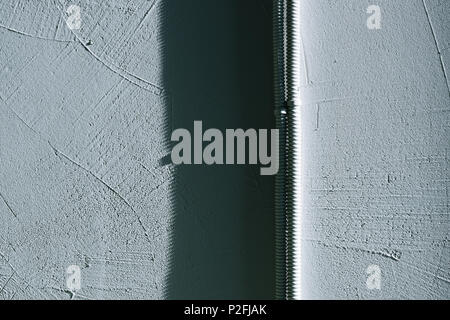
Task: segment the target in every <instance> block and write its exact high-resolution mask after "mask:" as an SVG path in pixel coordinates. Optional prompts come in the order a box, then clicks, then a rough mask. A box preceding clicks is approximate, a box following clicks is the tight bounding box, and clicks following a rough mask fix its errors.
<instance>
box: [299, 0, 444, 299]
mask: <svg viewBox="0 0 450 320" xmlns="http://www.w3.org/2000/svg"><path fill="white" fill-rule="evenodd" d="M371 4H377V5H379V6H380V8H381V29H379V30H369V29H368V28H367V26H366V20H367V18H368V17H369V16H370V15H369V14H367V13H366V9H367V7H368V6H369V5H371ZM449 19H450V1H429V0H425V1H424V2H423V1H422V0H404V1H390V0H379V1H366V0H363V1H361V0H338V1H329V0H303V1H301V30H302V39H303V41H302V42H303V48H302V56H303V67H304V68H303V72H302V75H303V86H302V88H301V89H300V90H301V97H302V105H303V107H302V111H303V113H302V120H303V123H302V124H303V145H302V150H303V152H302V156H303V161H302V167H303V181H302V187H303V195H304V196H303V207H302V218H303V233H302V238H303V254H302V261H303V262H302V266H303V277H302V278H303V286H302V288H303V296H304V297H305V298H313V299H316V298H338V299H344V298H350V299H371V298H381V299H388V298H391V299H416V298H425V299H436V298H447V299H448V298H449V296H450V291H449V290H450V252H449V213H450V211H449V200H450V198H449V187H450V171H449V168H450V158H449V150H450V98H449V83H448V77H447V75H446V70H448V68H449V67H450V62H449V57H450V51H449V50H448V49H449V47H450V38H449V36H450V33H449V32H448V31H449V30H448V28H449ZM370 265H377V266H379V268H380V270H381V290H368V288H367V286H366V281H367V279H368V278H369V275H368V274H366V269H367V268H368V267H369V266H370Z"/></svg>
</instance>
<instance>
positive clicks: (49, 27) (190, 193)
mask: <svg viewBox="0 0 450 320" xmlns="http://www.w3.org/2000/svg"><path fill="white" fill-rule="evenodd" d="M73 4H74V5H78V6H79V7H80V9H81V28H80V29H79V30H70V29H69V28H68V26H67V25H66V22H65V20H66V19H67V18H68V14H67V13H66V10H67V8H68V7H69V6H70V5H73ZM270 9H271V3H270V1H266V0H264V1H259V0H258V1H256V0H251V1H241V0H232V1H231V0H218V1H210V0H193V1H185V0H169V1H162V0H161V1H153V0H150V1H147V0H136V1H127V0H114V1H112V0H108V1H100V0H99V1H87V0H77V1H65V0H47V1H42V0H6V1H1V3H0V42H1V46H0V77H1V81H0V299H13V298H14V299H69V298H75V299H118V298H123V299H131V298H146V299H160V298H252V297H257V298H258V297H259V298H271V297H272V295H273V242H272V239H273V232H272V229H273V222H272V212H273V207H272V199H273V187H272V186H273V179H272V178H270V177H269V178H266V179H262V178H261V177H260V176H259V167H256V166H253V167H250V166H242V167H230V168H214V167H212V168H206V167H204V166H197V167H179V168H175V167H173V166H172V165H171V164H170V157H168V155H169V153H170V148H169V147H170V146H169V145H168V137H169V133H170V132H171V130H172V129H174V128H175V126H176V127H183V128H188V129H191V128H192V124H193V121H194V120H203V121H204V124H205V126H209V127H223V128H239V127H243V128H249V127H252V128H259V127H261V128H270V127H272V122H273V117H272V115H273V112H272V106H271V70H272V65H271V55H272V53H271V37H270V32H271V15H270ZM70 265H78V266H80V268H81V290H80V291H79V292H77V294H76V295H75V296H72V294H71V293H70V292H69V290H68V288H67V287H66V278H67V274H66V269H67V267H69V266H70Z"/></svg>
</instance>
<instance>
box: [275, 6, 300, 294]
mask: <svg viewBox="0 0 450 320" xmlns="http://www.w3.org/2000/svg"><path fill="white" fill-rule="evenodd" d="M298 17H299V0H274V8H273V50H274V56H273V59H274V98H275V117H276V126H277V129H278V130H279V137H280V141H279V150H280V152H279V162H280V168H279V173H278V175H277V177H276V182H275V183H276V184H275V193H276V194H275V220H276V222H275V228H276V229H275V234H276V239H275V246H276V249H275V250H276V253H275V259H276V266H275V268H276V298H277V299H282V300H288V299H293V298H294V297H295V296H296V295H298V292H295V287H296V286H295V284H296V280H298V279H296V263H295V261H296V258H297V257H296V254H298V248H296V239H295V234H296V229H297V228H300V226H299V225H297V224H298V221H299V219H298V216H297V215H298V207H299V206H298V191H299V190H298V188H297V185H298V181H297V180H296V179H298V177H299V174H298V173H299V162H300V161H299V160H300V159H299V154H300V153H299V148H300V147H301V146H300V143H299V140H298V139H299V136H300V135H299V123H300V122H299V96H298V94H299V93H298V91H299V55H298V49H299V34H300V33H299V22H298ZM298 271H299V270H297V272H298Z"/></svg>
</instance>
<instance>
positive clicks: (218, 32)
mask: <svg viewBox="0 0 450 320" xmlns="http://www.w3.org/2000/svg"><path fill="white" fill-rule="evenodd" d="M162 1H165V0H162ZM271 7H272V6H271V1H270V0H189V1H186V0H167V1H165V8H164V10H165V11H164V34H165V36H164V44H165V46H164V50H165V52H164V57H165V63H164V77H165V88H166V89H167V96H168V101H170V107H168V113H169V115H170V118H171V119H170V122H171V126H172V129H175V128H186V129H188V130H189V131H191V132H193V122H194V120H201V121H203V128H204V130H206V129H208V128H218V129H220V130H223V131H224V130H225V129H226V128H230V129H235V128H243V129H248V128H255V129H264V128H266V129H271V128H274V117H273V110H272V31H271V30H272V28H271V10H272V8H271ZM169 138H170V137H169ZM175 170H176V171H175V176H176V184H175V186H174V189H173V203H174V208H173V209H174V221H173V230H172V252H171V262H170V266H171V267H170V271H169V275H168V280H167V284H166V297H167V298H169V299H183V298H187V299H272V298H273V297H274V242H273V239H274V217H273V212H274V210H273V199H274V188H273V185H274V178H273V177H267V176H266V177H264V176H260V172H259V170H260V167H259V166H210V167H208V166H205V165H201V166H194V165H191V166H177V167H176V169H175Z"/></svg>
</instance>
